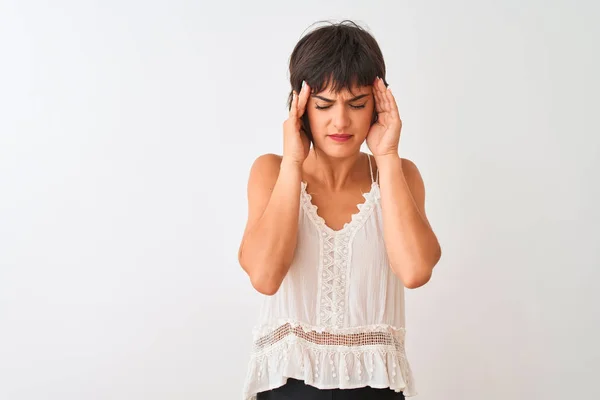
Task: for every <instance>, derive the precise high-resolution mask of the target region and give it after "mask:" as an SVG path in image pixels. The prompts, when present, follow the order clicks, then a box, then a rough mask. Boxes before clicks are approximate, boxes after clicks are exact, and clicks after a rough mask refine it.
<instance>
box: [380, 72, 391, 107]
mask: <svg viewBox="0 0 600 400" xmlns="http://www.w3.org/2000/svg"><path fill="white" fill-rule="evenodd" d="M379 90H381V108H382V109H383V111H384V112H389V111H391V105H390V102H389V100H388V96H387V92H388V90H387V88H386V87H385V83H383V79H381V78H380V79H379Z"/></svg>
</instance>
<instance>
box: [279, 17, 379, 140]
mask: <svg viewBox="0 0 600 400" xmlns="http://www.w3.org/2000/svg"><path fill="white" fill-rule="evenodd" d="M385 72H386V69H385V62H384V60H383V54H382V52H381V49H380V48H379V44H378V43H377V41H376V40H375V38H374V37H373V35H372V34H371V33H369V32H367V30H366V29H364V28H362V27H360V26H359V25H358V24H357V23H355V22H353V21H351V20H344V21H341V22H339V23H333V22H327V21H326V25H324V26H321V27H318V28H316V29H314V30H312V31H310V32H309V33H308V34H306V35H305V36H303V37H302V38H301V39H300V40H299V41H298V43H297V44H296V47H295V48H294V50H293V51H292V54H291V56H290V62H289V74H290V84H291V90H290V93H289V96H288V102H287V107H288V110H289V109H290V108H291V104H292V93H293V91H296V93H299V92H300V89H301V87H302V81H303V80H304V81H306V83H308V85H309V86H310V87H311V89H312V90H311V92H312V93H319V92H321V91H323V90H325V88H327V86H328V85H329V84H331V85H332V90H333V91H334V92H335V93H339V92H340V91H342V90H343V89H347V90H348V91H350V92H351V93H352V86H353V85H357V86H366V85H371V84H372V83H373V82H374V81H375V78H376V77H380V78H382V79H383V81H384V83H385V85H386V86H387V81H386V80H385ZM376 120H377V114H376V113H375V112H374V116H373V122H375V121H376ZM302 122H303V123H302V125H303V129H304V132H305V133H306V135H307V136H308V139H309V140H310V141H311V142H313V136H312V132H311V131H310V125H309V123H308V115H307V113H306V112H305V113H304V115H303V117H302Z"/></svg>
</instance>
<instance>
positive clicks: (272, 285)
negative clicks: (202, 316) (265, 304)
mask: <svg viewBox="0 0 600 400" xmlns="http://www.w3.org/2000/svg"><path fill="white" fill-rule="evenodd" d="M250 282H251V283H252V287H253V288H254V289H255V290H256V291H257V292H259V293H260V294H264V295H265V296H273V295H274V294H275V293H277V291H278V290H279V287H280V286H281V282H280V281H279V280H276V279H274V278H273V277H268V276H261V275H258V274H254V275H250Z"/></svg>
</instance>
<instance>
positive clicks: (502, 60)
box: [0, 0, 600, 400]
mask: <svg viewBox="0 0 600 400" xmlns="http://www.w3.org/2000/svg"><path fill="white" fill-rule="evenodd" d="M597 4H598V3H594V2H592V1H587V2H586V1H567V0H564V1H552V0H545V1H542V0H538V1H534V0H526V1H524V0H520V1H517V0H511V1H498V0H496V1H491V0H483V1H482V0H478V1H476V0H470V1H467V0H455V1H452V2H450V1H442V0H437V1H410V2H409V1H393V2H392V1H389V2H383V1H364V0H363V1H345V2H326V3H324V2H321V1H301V2H283V1H272V2H267V1H262V2H251V1H244V2H242V1H239V2H233V1H220V2H210V3H209V2H202V1H192V0H189V1H182V0H176V1H175V0H170V1H167V0H163V1H156V0H155V1H133V0H129V1H116V0H113V1H75V0H73V1H52V2H49V1H17V0H12V1H11V0H8V1H7V0H2V1H0V191H1V192H0V399H2V400H45V399H48V400H84V399H85V400H93V399H102V400H104V399H107V400H108V399H110V400H158V399H161V400H162V399H165V400H166V399H169V400H175V399H177V400H192V399H239V398H241V396H240V395H241V392H242V384H243V379H244V377H245V372H246V363H247V359H248V355H249V351H250V345H251V342H250V339H251V336H250V333H251V329H252V326H253V324H254V321H255V317H256V313H257V311H258V310H257V306H258V304H259V302H260V295H259V294H257V293H255V292H254V291H253V289H252V288H251V285H250V283H249V281H248V279H247V278H246V276H245V275H244V273H243V271H242V270H241V268H240V267H239V266H238V264H237V246H238V244H239V240H240V238H241V233H242V230H243V225H244V222H245V217H246V198H245V196H246V180H247V177H248V170H249V167H250V165H251V163H252V162H253V160H254V159H255V158H256V157H257V156H258V155H260V154H263V153H267V152H275V153H281V136H282V135H281V126H282V122H283V119H284V118H285V116H286V108H285V101H286V98H287V94H288V90H289V83H288V81H287V78H288V75H287V62H288V58H289V55H290V53H291V51H292V49H293V46H294V45H295V43H296V41H297V40H298V39H299V38H300V37H301V35H302V33H303V32H304V31H305V30H306V29H307V28H309V27H310V25H311V24H312V23H313V22H316V21H319V20H326V19H327V20H328V19H331V20H341V19H345V18H351V19H354V20H355V21H357V22H358V23H360V24H362V25H363V26H365V27H366V28H368V29H369V30H370V31H371V32H372V33H373V34H374V35H375V37H376V38H377V40H378V41H379V43H380V45H381V48H382V50H383V53H384V56H385V58H386V61H387V66H388V75H387V79H388V81H389V82H390V84H391V87H392V88H393V89H394V93H395V95H396V97H397V99H398V103H399V107H400V110H401V114H402V118H403V121H404V129H403V134H402V139H401V155H402V156H404V157H407V158H410V159H412V160H413V161H414V162H415V163H416V164H417V165H418V166H419V168H420V170H421V173H422V175H423V178H424V180H425V184H426V188H427V211H428V214H429V217H430V220H431V222H432V224H433V226H434V229H435V231H436V233H437V234H438V236H439V239H440V241H441V244H442V248H443V258H442V260H441V262H440V263H439V265H438V267H436V270H435V273H434V277H433V279H432V280H431V282H430V283H429V284H428V285H426V286H425V287H423V288H420V289H417V290H414V291H411V290H408V291H407V302H408V304H407V318H408V321H407V323H408V339H407V340H408V349H407V351H408V355H409V358H410V360H411V363H412V366H413V369H414V373H415V377H416V380H417V385H418V391H419V392H420V395H419V396H418V398H419V399H422V400H438V399H453V400H459V399H460V400H469V399H472V400H480V399H486V400H494V399H509V398H510V399H532V400H533V399H535V400H537V399H557V400H558V399H567V398H568V399H598V398H600V387H599V386H598V384H597V382H598V376H599V373H600V345H599V344H598V341H599V338H600V329H599V319H600V311H599V310H598V305H599V304H600V295H599V294H598V293H599V290H598V284H599V281H600V273H599V272H598V271H599V269H600V251H599V244H600V240H599V233H598V226H599V223H600V212H599V207H598V203H599V202H600V195H599V190H598V181H600V179H599V175H600V162H599V154H598V149H599V147H600V139H599V133H600V129H599V128H600V126H599V125H600V124H599V123H598V109H599V106H600V102H599V95H598V93H599V92H600V82H599V79H598V71H600V62H599V60H598V54H597V49H598V38H599V37H600V28H599V27H598V23H597V21H598V15H599V13H598V11H599V8H600V7H599V6H598V5H597Z"/></svg>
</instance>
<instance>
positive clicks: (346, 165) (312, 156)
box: [304, 148, 369, 191]
mask: <svg viewBox="0 0 600 400" xmlns="http://www.w3.org/2000/svg"><path fill="white" fill-rule="evenodd" d="M366 157H367V156H366V154H363V153H361V152H360V151H359V152H357V153H354V154H352V155H350V156H348V157H331V156H328V155H327V154H325V153H324V152H323V151H321V150H319V149H315V148H312V149H311V150H310V152H309V154H308V157H307V158H306V160H305V161H304V170H305V171H306V174H307V175H308V176H310V177H312V179H313V180H315V181H317V182H318V183H319V185H323V186H325V187H327V188H328V189H329V190H331V191H338V190H341V189H343V188H344V187H345V186H346V185H348V184H349V183H351V182H353V181H355V180H358V179H360V178H361V177H363V176H364V175H363V174H364V173H365V172H366V173H369V167H368V160H366Z"/></svg>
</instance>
